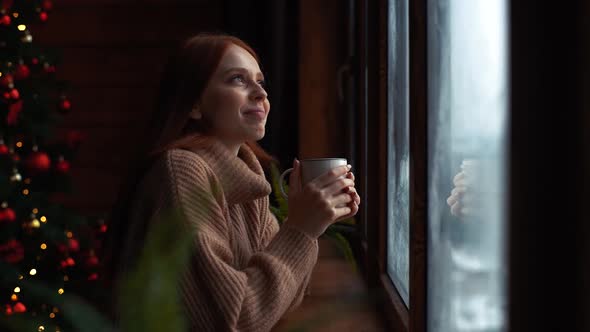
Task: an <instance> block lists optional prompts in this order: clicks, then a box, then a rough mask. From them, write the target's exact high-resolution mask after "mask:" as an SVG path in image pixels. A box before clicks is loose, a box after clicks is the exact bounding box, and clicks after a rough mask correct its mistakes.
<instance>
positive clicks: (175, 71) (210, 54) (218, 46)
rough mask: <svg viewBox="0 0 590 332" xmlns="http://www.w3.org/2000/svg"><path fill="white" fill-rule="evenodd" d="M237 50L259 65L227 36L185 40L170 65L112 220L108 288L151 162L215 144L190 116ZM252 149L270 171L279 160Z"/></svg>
mask: <svg viewBox="0 0 590 332" xmlns="http://www.w3.org/2000/svg"><path fill="white" fill-rule="evenodd" d="M231 45H237V46H239V47H241V48H243V49H245V50H246V51H248V52H249V53H250V54H251V55H252V56H253V57H254V58H255V59H256V61H258V62H259V57H258V55H257V54H256V52H254V50H253V49H252V48H251V47H250V46H249V45H248V44H246V43H245V42H244V41H242V40H241V39H239V38H236V37H233V36H229V35H225V34H210V33H202V34H199V35H196V36H194V37H191V38H189V39H187V40H186V41H184V43H183V44H182V45H181V47H180V48H179V49H178V50H177V51H176V53H174V54H173V55H172V56H171V57H170V59H169V61H168V63H167V64H166V66H165V68H164V71H163V73H162V79H161V81H160V91H159V95H158V97H157V100H156V105H155V106H156V107H155V110H154V114H153V117H152V119H151V123H150V124H149V128H148V135H147V136H146V137H147V139H148V140H149V142H148V144H146V145H145V146H144V147H143V150H142V151H139V153H138V154H139V157H138V158H137V160H136V163H134V164H133V165H132V166H133V167H131V168H130V170H129V174H128V176H127V177H126V178H125V181H124V184H123V186H122V187H121V190H120V191H119V196H118V198H117V202H116V204H115V206H114V207H113V210H112V212H111V215H110V218H109V228H108V229H109V236H108V238H107V243H106V246H105V252H104V254H103V256H104V263H105V271H104V276H105V279H104V281H105V283H106V285H107V286H110V284H111V282H114V280H113V279H114V278H115V277H116V274H117V269H118V264H119V262H118V260H119V251H120V250H122V249H123V246H124V241H125V239H126V237H127V232H128V226H129V225H128V216H129V212H130V211H129V210H130V207H131V203H132V201H133V198H134V196H135V191H136V188H137V186H138V184H139V182H140V181H141V179H142V178H143V175H144V174H145V172H146V171H147V170H148V169H149V167H150V165H151V162H152V161H153V160H155V158H156V157H157V156H159V155H160V154H161V153H163V152H165V151H167V150H170V149H188V148H194V147H199V146H206V145H207V144H208V143H209V142H210V140H211V139H212V137H211V136H208V135H207V131H208V128H207V127H206V124H205V123H203V122H201V121H196V120H194V119H192V118H191V117H190V116H189V113H190V112H191V110H192V108H193V105H195V103H196V102H197V101H199V99H200V98H201V95H202V94H203V91H204V90H205V87H206V86H207V84H208V83H209V81H210V79H211V76H212V75H213V73H214V72H215V70H216V69H217V67H218V65H219V63H220V62H221V58H222V57H223V55H224V53H225V51H226V50H227V49H228V48H229V47H230V46H231ZM246 144H247V145H248V146H249V147H250V148H251V149H252V151H253V152H254V154H255V155H256V156H257V158H258V160H259V161H260V163H261V164H262V165H263V166H264V167H268V166H269V165H270V163H272V162H275V161H276V160H275V159H274V158H273V157H272V156H270V155H269V154H268V153H266V152H265V151H264V150H263V149H262V148H261V147H260V146H259V145H258V144H257V143H256V142H246ZM143 227H147V225H143ZM145 231H146V229H144V230H143V232H144V234H145Z"/></svg>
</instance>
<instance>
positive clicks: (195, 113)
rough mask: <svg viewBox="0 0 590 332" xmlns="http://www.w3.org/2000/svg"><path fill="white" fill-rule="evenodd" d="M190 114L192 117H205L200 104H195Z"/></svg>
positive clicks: (197, 118)
mask: <svg viewBox="0 0 590 332" xmlns="http://www.w3.org/2000/svg"><path fill="white" fill-rule="evenodd" d="M189 116H190V117H191V119H195V120H201V119H202V118H203V113H201V109H200V108H199V106H197V105H195V106H193V109H192V111H191V112H190V114H189Z"/></svg>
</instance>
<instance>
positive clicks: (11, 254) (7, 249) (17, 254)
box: [0, 239, 25, 264]
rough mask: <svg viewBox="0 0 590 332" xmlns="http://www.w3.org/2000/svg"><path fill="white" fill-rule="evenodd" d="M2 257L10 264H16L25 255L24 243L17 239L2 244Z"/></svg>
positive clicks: (0, 247)
mask: <svg viewBox="0 0 590 332" xmlns="http://www.w3.org/2000/svg"><path fill="white" fill-rule="evenodd" d="M0 257H1V259H2V260H3V261H4V262H6V263H9V264H16V263H18V262H20V261H21V260H23V258H24V257H25V249H24V248H23V245H22V244H21V243H20V242H18V241H17V240H15V239H12V240H9V241H8V242H6V243H3V244H0Z"/></svg>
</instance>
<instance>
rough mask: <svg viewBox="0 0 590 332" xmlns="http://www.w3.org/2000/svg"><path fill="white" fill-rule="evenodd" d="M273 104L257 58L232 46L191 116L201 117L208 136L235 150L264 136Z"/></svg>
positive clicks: (226, 52)
mask: <svg viewBox="0 0 590 332" xmlns="http://www.w3.org/2000/svg"><path fill="white" fill-rule="evenodd" d="M269 110H270V103H269V101H268V99H267V94H266V91H265V90H264V77H263V75H262V72H261V71H260V67H259V66H258V62H257V61H256V59H255V58H254V57H253V56H252V55H251V54H250V53H248V51H246V50H245V49H243V48H241V47H239V46H236V45H231V46H230V47H228V49H227V50H226V51H225V53H224V55H223V57H222V58H221V61H220V63H219V66H218V67H217V69H216V70H215V72H214V73H213V75H212V77H211V79H210V81H209V84H208V85H207V87H206V88H205V90H204V91H203V94H202V95H201V99H200V101H199V102H198V103H197V104H196V105H195V108H194V109H193V112H192V113H191V117H194V118H202V119H203V120H204V121H206V123H207V124H208V127H209V134H210V135H213V136H215V137H216V138H218V139H219V140H220V141H221V142H222V143H224V144H225V145H226V146H228V147H230V148H232V149H235V150H236V151H237V149H238V148H239V146H240V145H241V144H243V143H245V142H246V141H258V140H260V139H261V138H262V137H264V132H265V128H264V127H265V125H266V118H267V116H268V112H269Z"/></svg>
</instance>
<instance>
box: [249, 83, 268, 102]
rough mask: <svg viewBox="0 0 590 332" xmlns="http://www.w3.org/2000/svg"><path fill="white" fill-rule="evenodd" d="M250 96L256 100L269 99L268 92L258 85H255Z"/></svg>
mask: <svg viewBox="0 0 590 332" xmlns="http://www.w3.org/2000/svg"><path fill="white" fill-rule="evenodd" d="M250 96H251V98H252V99H254V100H264V99H266V97H268V94H267V93H266V90H264V88H262V87H261V86H260V85H258V84H256V85H254V88H253V89H252V92H251V94H250Z"/></svg>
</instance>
